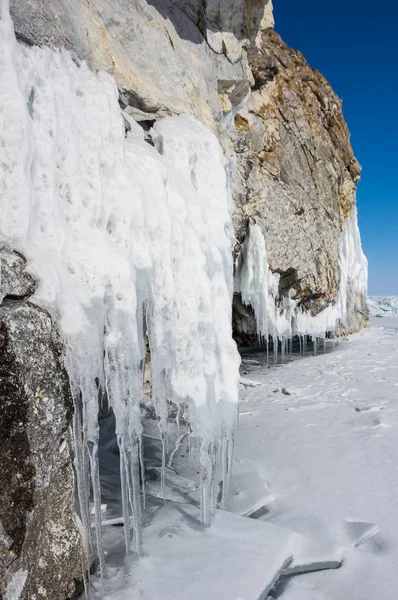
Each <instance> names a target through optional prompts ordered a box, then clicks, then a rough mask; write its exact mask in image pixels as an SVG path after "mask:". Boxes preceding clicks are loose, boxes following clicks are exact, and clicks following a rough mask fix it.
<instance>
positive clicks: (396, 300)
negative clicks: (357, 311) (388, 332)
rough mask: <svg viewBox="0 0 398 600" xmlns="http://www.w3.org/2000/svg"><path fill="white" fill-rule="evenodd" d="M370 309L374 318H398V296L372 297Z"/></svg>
mask: <svg viewBox="0 0 398 600" xmlns="http://www.w3.org/2000/svg"><path fill="white" fill-rule="evenodd" d="M368 307H369V314H370V315H371V316H373V317H395V316H398V296H370V297H369V298H368Z"/></svg>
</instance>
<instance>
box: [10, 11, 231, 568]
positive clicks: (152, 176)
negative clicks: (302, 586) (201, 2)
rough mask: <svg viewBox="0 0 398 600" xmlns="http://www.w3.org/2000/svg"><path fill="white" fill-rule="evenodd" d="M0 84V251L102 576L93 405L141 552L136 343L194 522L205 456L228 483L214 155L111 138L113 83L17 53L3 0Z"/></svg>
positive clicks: (222, 272)
mask: <svg viewBox="0 0 398 600" xmlns="http://www.w3.org/2000/svg"><path fill="white" fill-rule="evenodd" d="M0 74H1V81H0V214H1V221H0V241H1V242H2V243H5V244H7V245H9V246H10V247H12V248H15V249H17V250H19V251H20V252H23V253H24V254H25V255H26V257H27V259H28V264H29V269H30V271H31V273H32V274H33V275H34V276H35V277H36V278H37V281H39V283H40V285H39V287H38V289H37V292H36V294H35V296H34V298H33V301H34V302H35V303H37V304H38V305H40V306H41V307H43V308H45V309H46V310H48V311H49V313H50V314H51V315H52V316H53V318H54V319H55V320H56V321H57V322H58V323H59V324H60V329H61V332H62V335H63V339H64V347H65V356H64V360H65V365H66V368H67V371H68V374H69V378H70V382H71V388H72V394H73V397H74V401H75V407H76V411H75V426H74V431H75V441H76V449H77V471H78V488H79V498H80V504H81V513H82V520H83V523H84V526H85V531H86V533H87V552H88V553H91V552H92V550H93V551H94V552H95V553H96V554H97V555H98V557H99V561H100V567H101V571H102V572H103V571H104V558H103V550H102V541H101V499H100V488H99V474H98V459H97V452H98V395H99V392H100V391H101V390H102V391H104V390H105V391H106V394H107V396H108V401H109V403H110V405H111V406H112V407H113V410H114V412H115V415H116V434H117V439H118V444H119V447H120V456H121V465H120V468H121V482H122V496H123V497H122V500H123V513H124V523H125V536H126V539H125V542H126V551H127V552H130V551H133V552H135V553H136V554H140V552H141V543H142V542H141V525H140V515H141V497H142V490H141V482H140V463H141V461H142V452H141V433H142V431H141V419H140V400H141V399H142V383H143V381H142V378H143V375H142V365H143V359H144V356H145V350H146V348H145V342H144V334H145V332H147V334H148V339H149V346H150V351H151V393H152V399H153V403H154V406H155V409H156V412H157V415H158V419H159V427H160V430H161V435H162V438H163V440H164V444H166V442H167V418H168V409H169V404H170V402H173V403H175V404H176V405H177V406H180V407H182V408H181V409H183V410H184V411H185V414H186V416H187V418H188V419H189V422H190V424H191V428H192V432H193V435H195V436H196V437H197V438H198V439H199V440H200V445H201V446H200V447H201V452H200V456H201V465H202V519H203V522H204V523H205V524H209V522H210V513H211V497H212V493H211V486H212V472H213V467H214V460H215V457H216V456H219V457H220V456H221V458H222V462H223V469H224V476H225V477H226V478H228V475H229V473H230V461H231V447H232V441H233V432H234V428H235V426H236V417H237V389H238V381H239V362H240V359H239V355H238V353H237V349H236V345H235V343H234V341H233V339H232V331H231V305H232V294H233V264H232V253H231V248H232V243H233V226H232V221H231V210H232V207H231V198H230V193H229V190H228V184H227V177H226V171H225V163H224V157H223V153H222V149H221V147H220V145H219V143H218V141H217V139H216V137H215V136H214V135H213V134H212V133H211V132H210V131H209V130H208V129H207V128H206V127H205V126H203V125H202V124H200V123H199V122H198V121H196V120H195V119H194V118H192V117H189V116H179V117H168V118H165V119H164V120H162V121H160V122H158V123H157V124H156V125H155V127H154V129H153V131H152V139H153V141H154V147H152V146H151V145H149V144H148V143H146V142H145V141H144V138H143V134H142V130H141V129H140V127H139V126H138V125H136V124H135V123H131V131H130V132H129V134H128V135H127V137H126V136H125V126H124V121H123V117H122V114H121V111H120V107H119V104H118V91H117V88H116V85H115V83H114V81H113V79H112V78H111V77H110V76H109V75H107V74H105V73H98V74H94V73H93V72H91V71H90V70H89V69H88V67H87V66H86V65H85V64H81V65H79V66H78V65H77V64H76V63H75V62H74V61H73V60H72V58H71V56H70V55H69V54H68V53H67V52H65V51H57V52H56V51H53V50H50V49H48V48H37V47H33V48H28V47H23V46H21V45H20V44H18V43H17V42H16V39H15V36H14V31H13V24H12V21H11V18H10V15H9V11H8V0H2V4H1V20H0ZM141 466H142V465H141ZM90 478H91V482H90ZM90 485H91V488H92V490H93V496H94V504H95V521H96V523H95V528H94V532H95V533H94V537H93V539H91V538H90V530H91V527H90V523H89V488H90ZM225 487H226V488H227V487H228V486H227V485H226V486H225ZM129 523H132V532H131V531H130V530H129ZM131 533H133V536H132V538H133V543H132V547H131V545H130V544H131V542H130V536H131Z"/></svg>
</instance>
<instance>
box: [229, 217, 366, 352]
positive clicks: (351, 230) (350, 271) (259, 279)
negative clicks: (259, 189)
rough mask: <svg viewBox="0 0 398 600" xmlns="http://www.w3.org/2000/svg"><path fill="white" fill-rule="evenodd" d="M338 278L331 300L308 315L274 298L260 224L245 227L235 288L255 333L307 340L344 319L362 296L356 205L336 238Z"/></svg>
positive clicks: (275, 280) (362, 266)
mask: <svg viewBox="0 0 398 600" xmlns="http://www.w3.org/2000/svg"><path fill="white" fill-rule="evenodd" d="M339 267H340V282H339V290H338V293H337V297H336V300H335V302H334V303H332V304H329V305H328V306H326V308H324V309H323V310H322V311H321V312H320V313H318V314H317V315H315V316H313V315H311V314H310V312H308V311H306V310H304V309H302V308H301V307H300V306H299V305H298V301H297V300H294V299H293V298H291V297H289V296H285V297H283V298H279V292H278V287H279V275H278V274H277V273H273V272H272V271H271V269H270V268H269V264H268V260H267V253H266V247H265V239H264V236H263V234H262V231H261V229H260V227H259V226H258V225H256V224H253V225H250V226H249V231H248V235H247V236H246V239H245V242H244V244H243V247H242V250H241V253H240V255H239V257H238V261H237V268H236V275H235V291H236V292H238V293H240V294H241V296H242V300H243V302H244V303H245V304H246V305H250V306H252V308H253V310H254V314H255V316H256V323H257V333H258V335H259V336H260V337H261V338H263V339H265V340H268V339H269V338H272V339H273V340H274V345H276V347H277V341H278V340H280V341H282V342H284V341H285V340H289V339H291V338H292V337H294V336H300V337H304V336H311V338H312V339H313V340H316V339H317V338H322V337H324V336H325V334H326V333H328V332H334V331H335V330H336V329H337V328H338V326H339V323H342V324H343V325H344V324H345V323H346V321H347V316H348V311H349V310H350V307H351V306H355V297H356V296H358V295H362V296H363V297H366V292H367V260H366V258H365V255H364V254H363V251H362V246H361V238H360V234H359V228H358V218H357V210H356V208H355V207H354V208H353V210H352V212H351V215H350V216H349V217H348V218H347V219H346V221H345V223H344V228H343V231H342V233H341V237H340V243H339Z"/></svg>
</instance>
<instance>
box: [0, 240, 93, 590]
mask: <svg viewBox="0 0 398 600" xmlns="http://www.w3.org/2000/svg"><path fill="white" fill-rule="evenodd" d="M4 257H6V261H5V262H6V266H7V268H6V269H5V277H4V276H3V278H2V293H3V295H6V298H5V299H4V300H3V302H2V304H1V305H0V431H1V436H0V456H1V463H2V468H1V470H0V582H1V583H0V596H1V594H5V592H6V590H7V588H8V591H9V592H10V590H12V589H14V588H15V586H19V587H18V590H19V592H20V595H19V596H18V598H20V599H21V600H34V599H35V598H37V599H39V598H48V599H51V600H58V599H59V600H64V599H65V598H69V597H71V596H72V594H73V593H74V591H75V584H76V582H78V581H80V580H81V577H82V575H81V573H82V556H83V554H82V543H81V532H80V528H79V522H78V520H77V517H76V514H75V507H74V502H75V482H74V474H73V462H72V454H71V446H70V441H69V436H70V432H69V428H70V422H71V418H72V403H71V397H70V392H69V383H68V378H67V375H66V373H65V371H64V369H63V368H62V365H61V362H60V356H61V346H60V341H59V338H58V335H57V330H56V328H55V327H54V325H53V324H52V322H51V319H50V317H49V315H48V314H47V313H46V312H44V311H42V310H41V309H39V308H38V307H37V306H34V305H33V304H31V303H30V302H29V300H28V299H27V298H22V296H23V295H25V294H28V293H29V292H30V291H31V290H32V286H33V283H34V282H33V280H32V278H31V277H30V276H29V275H28V274H27V273H26V272H24V259H23V258H22V257H20V256H19V255H16V254H14V253H12V252H8V251H6V252H4V251H3V252H2V258H3V259H4ZM3 264H4V262H3ZM13 273H14V277H13V275H12V274H13ZM3 274H4V272H3ZM10 296H11V297H10ZM16 296H19V298H18V299H17V298H16Z"/></svg>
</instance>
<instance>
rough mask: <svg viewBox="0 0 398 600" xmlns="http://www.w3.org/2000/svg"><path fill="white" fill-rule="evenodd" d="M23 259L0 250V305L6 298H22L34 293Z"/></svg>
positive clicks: (4, 249) (30, 277) (33, 283)
mask: <svg viewBox="0 0 398 600" xmlns="http://www.w3.org/2000/svg"><path fill="white" fill-rule="evenodd" d="M25 265H26V260H25V259H24V257H23V256H22V255H20V254H18V253H17V252H14V251H13V250H10V249H8V248H0V304H1V302H2V301H3V299H4V298H5V297H6V296H11V297H14V298H18V297H19V298H23V297H24V296H29V295H31V294H32V293H33V292H34V289H35V282H34V280H33V277H32V276H31V275H29V273H27V272H26V270H25Z"/></svg>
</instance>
